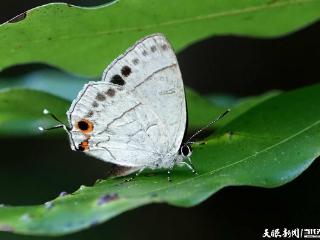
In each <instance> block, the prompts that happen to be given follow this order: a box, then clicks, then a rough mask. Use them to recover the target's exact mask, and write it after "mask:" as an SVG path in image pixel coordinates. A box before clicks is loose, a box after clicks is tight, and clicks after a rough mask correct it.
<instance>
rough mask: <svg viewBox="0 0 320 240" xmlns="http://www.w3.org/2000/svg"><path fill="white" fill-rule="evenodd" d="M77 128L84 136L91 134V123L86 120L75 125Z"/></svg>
mask: <svg viewBox="0 0 320 240" xmlns="http://www.w3.org/2000/svg"><path fill="white" fill-rule="evenodd" d="M77 126H78V128H79V129H80V131H81V132H82V133H84V134H88V133H91V132H92V130H93V123H92V122H90V121H89V120H88V119H82V120H81V121H79V122H78V123H77Z"/></svg>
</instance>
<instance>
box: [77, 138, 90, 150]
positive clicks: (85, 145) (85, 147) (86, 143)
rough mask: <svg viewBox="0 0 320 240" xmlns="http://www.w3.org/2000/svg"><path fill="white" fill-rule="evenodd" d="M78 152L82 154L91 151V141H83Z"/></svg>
mask: <svg viewBox="0 0 320 240" xmlns="http://www.w3.org/2000/svg"><path fill="white" fill-rule="evenodd" d="M78 150H79V151H81V152H83V151H87V150H89V141H88V139H87V140H85V141H82V142H81V143H80V144H79V146H78Z"/></svg>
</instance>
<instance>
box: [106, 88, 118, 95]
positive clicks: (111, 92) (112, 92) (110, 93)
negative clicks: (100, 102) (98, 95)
mask: <svg viewBox="0 0 320 240" xmlns="http://www.w3.org/2000/svg"><path fill="white" fill-rule="evenodd" d="M115 93H116V91H115V90H114V89H113V88H109V89H108V90H107V91H106V92H105V94H106V95H107V96H109V97H113V96H114V95H115Z"/></svg>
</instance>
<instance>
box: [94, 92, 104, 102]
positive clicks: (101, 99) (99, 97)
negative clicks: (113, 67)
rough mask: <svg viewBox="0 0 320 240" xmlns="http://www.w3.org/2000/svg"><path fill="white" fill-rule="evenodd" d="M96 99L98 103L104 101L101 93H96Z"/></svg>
mask: <svg viewBox="0 0 320 240" xmlns="http://www.w3.org/2000/svg"><path fill="white" fill-rule="evenodd" d="M96 99H97V100H98V101H100V102H103V101H105V100H106V96H105V95H103V94H102V93H98V94H97V96H96Z"/></svg>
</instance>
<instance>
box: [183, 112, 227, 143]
mask: <svg viewBox="0 0 320 240" xmlns="http://www.w3.org/2000/svg"><path fill="white" fill-rule="evenodd" d="M230 111H231V109H227V110H226V111H225V112H224V113H222V114H221V115H219V116H218V117H217V118H216V119H214V120H213V121H211V122H209V123H208V124H207V125H206V126H204V127H202V128H201V129H199V130H198V131H197V132H195V133H194V134H193V135H192V136H191V137H190V138H189V139H188V141H187V142H186V143H185V144H188V143H190V140H191V139H193V138H194V137H195V136H197V135H198V134H199V133H201V132H203V131H204V130H206V129H207V128H209V127H210V126H211V125H213V124H214V123H216V122H217V121H219V120H220V119H222V118H223V117H224V116H225V115H227V114H228V113H229V112H230Z"/></svg>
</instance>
